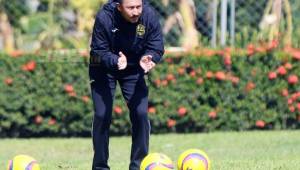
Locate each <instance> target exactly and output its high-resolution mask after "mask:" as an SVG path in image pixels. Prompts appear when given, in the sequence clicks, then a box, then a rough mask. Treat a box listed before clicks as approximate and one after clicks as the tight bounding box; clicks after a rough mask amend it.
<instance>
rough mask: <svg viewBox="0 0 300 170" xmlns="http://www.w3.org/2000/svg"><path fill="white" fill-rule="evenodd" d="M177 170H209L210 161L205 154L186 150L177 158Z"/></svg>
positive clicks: (196, 150)
mask: <svg viewBox="0 0 300 170" xmlns="http://www.w3.org/2000/svg"><path fill="white" fill-rule="evenodd" d="M177 166H178V170H209V169H210V160H209V158H208V156H207V154H206V153H205V152H204V151H202V150H199V149H188V150H186V151H184V152H183V153H182V154H181V155H180V156H179V158H178V162H177Z"/></svg>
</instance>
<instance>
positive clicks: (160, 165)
mask: <svg viewBox="0 0 300 170" xmlns="http://www.w3.org/2000/svg"><path fill="white" fill-rule="evenodd" d="M172 169H174V165H173V162H172V160H171V159H170V158H169V157H168V156H166V155H164V154H161V153H151V154H148V155H147V156H146V157H145V158H144V159H143V161H142V163H141V167H140V170H172Z"/></svg>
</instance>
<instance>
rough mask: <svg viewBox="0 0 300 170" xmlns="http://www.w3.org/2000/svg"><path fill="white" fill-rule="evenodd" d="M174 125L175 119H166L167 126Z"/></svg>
mask: <svg viewBox="0 0 300 170" xmlns="http://www.w3.org/2000/svg"><path fill="white" fill-rule="evenodd" d="M175 125H176V120H173V119H168V121H167V126H168V127H169V128H172V127H174V126H175Z"/></svg>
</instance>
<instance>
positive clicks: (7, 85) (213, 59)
mask: <svg viewBox="0 0 300 170" xmlns="http://www.w3.org/2000/svg"><path fill="white" fill-rule="evenodd" d="M203 51H204V52H203ZM203 51H201V52H199V51H198V52H195V54H193V55H183V56H180V55H179V56H169V55H168V54H167V56H166V57H165V60H164V61H163V62H162V63H160V64H159V65H157V66H156V68H155V69H154V70H152V71H151V73H150V74H149V75H148V80H147V83H148V85H149V88H150V95H149V108H148V112H149V117H150V120H151V125H152V132H153V133H165V132H203V131H213V130H251V129H299V127H300V88H299V87H300V86H299V80H298V79H299V76H300V65H299V63H298V62H299V57H298V56H299V55H298V54H299V52H298V51H297V49H290V48H288V49H284V50H283V51H276V52H275V51H273V49H270V48H268V49H264V48H261V47H255V46H254V45H251V46H249V47H248V48H247V50H246V51H244V52H243V51H239V50H237V49H224V50H218V51H214V50H203ZM205 51H206V52H207V51H208V53H205ZM82 54H84V55H82ZM200 56H201V57H200ZM0 72H1V74H0V80H1V82H0V134H1V136H3V137H5V136H89V135H90V130H91V125H92V116H93V104H92V100H91V98H90V89H89V79H88V58H87V55H86V53H76V52H75V53H71V54H69V53H62V54H60V53H57V54H56V53H54V54H26V55H23V54H18V55H10V56H8V55H4V54H0ZM130 128H131V126H130V120H129V115H128V109H127V108H126V103H125V101H124V100H123V98H122V95H121V93H120V90H119V89H117V93H116V100H115V103H114V108H113V113H112V125H111V132H112V133H113V134H115V135H121V134H129V133H130V131H131V129H130Z"/></svg>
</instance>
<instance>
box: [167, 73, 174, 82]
mask: <svg viewBox="0 0 300 170" xmlns="http://www.w3.org/2000/svg"><path fill="white" fill-rule="evenodd" d="M166 79H167V80H168V81H173V80H175V76H174V75H173V74H168V75H167V77H166Z"/></svg>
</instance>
